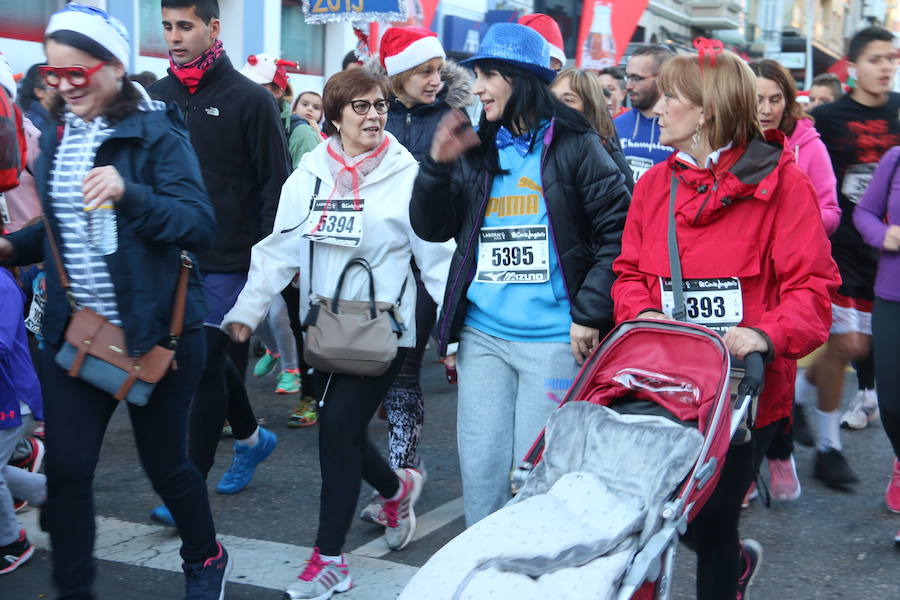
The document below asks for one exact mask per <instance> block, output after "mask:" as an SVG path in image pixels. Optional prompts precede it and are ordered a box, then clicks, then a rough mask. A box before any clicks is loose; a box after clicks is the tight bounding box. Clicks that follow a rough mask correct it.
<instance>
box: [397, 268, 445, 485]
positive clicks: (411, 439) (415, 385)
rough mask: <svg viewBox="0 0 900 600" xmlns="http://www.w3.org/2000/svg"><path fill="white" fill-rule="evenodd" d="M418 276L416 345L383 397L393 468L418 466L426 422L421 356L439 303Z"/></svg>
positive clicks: (415, 271)
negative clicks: (420, 445) (421, 439)
mask: <svg viewBox="0 0 900 600" xmlns="http://www.w3.org/2000/svg"><path fill="white" fill-rule="evenodd" d="M413 272H414V273H415V275H416V288H417V289H416V291H417V293H416V347H415V348H413V349H410V351H409V352H408V353H407V354H406V360H404V361H403V367H402V368H401V369H400V373H399V374H398V375H397V378H396V379H395V380H394V383H393V384H392V385H391V389H390V390H388V393H387V395H386V396H385V398H384V410H385V411H386V412H387V417H388V424H389V425H390V430H389V432H388V445H389V448H390V457H389V460H388V462H389V463H390V465H391V468H392V469H400V468H403V467H418V466H419V463H420V460H419V456H418V452H417V451H418V447H419V435H420V434H421V432H422V423H424V422H425V399H424V398H423V397H422V386H421V385H420V383H419V375H420V373H421V371H422V357H423V355H424V354H425V346H426V345H428V338H429V336H430V335H431V330H432V328H433V327H434V322H435V319H436V316H437V315H436V313H437V305H436V304H435V303H434V301H433V300H432V299H431V296H430V295H429V294H428V291H427V290H426V289H425V285H424V284H423V283H422V280H421V278H420V277H419V272H418V270H417V269H413Z"/></svg>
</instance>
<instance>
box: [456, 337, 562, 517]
mask: <svg viewBox="0 0 900 600" xmlns="http://www.w3.org/2000/svg"><path fill="white" fill-rule="evenodd" d="M456 361H457V363H456V368H457V371H458V372H459V383H458V386H459V400H458V404H457V410H458V416H457V420H456V437H457V443H458V444H459V468H460V473H461V475H462V484H463V506H464V509H465V513H466V526H467V527H471V526H472V525H474V524H475V523H477V522H478V521H480V520H481V519H483V518H484V517H486V516H488V515H489V514H491V513H492V512H494V511H496V510H499V509H500V508H502V507H503V505H504V504H506V503H507V502H508V501H509V500H510V498H512V495H511V493H510V489H509V474H510V471H511V470H512V469H513V467H514V466H516V465H518V463H519V461H521V460H522V458H524V456H525V453H526V452H528V449H529V448H531V445H532V444H533V443H534V441H535V440H536V439H537V436H538V434H540V432H541V430H542V429H543V428H544V425H545V424H546V423H547V419H548V418H549V417H550V413H551V412H553V410H554V409H556V407H557V406H559V403H560V402H561V401H562V399H563V398H564V397H565V395H566V392H567V391H568V389H569V387H571V385H572V379H573V378H574V377H575V375H576V373H577V372H578V365H577V364H576V363H575V358H574V357H573V356H572V349H571V347H570V345H569V344H567V343H560V342H511V341H508V340H503V339H500V338H496V337H493V336H491V335H488V334H486V333H484V332H482V331H478V330H477V329H474V328H472V327H464V328H463V330H462V334H461V336H460V341H459V352H458V354H457V358H456Z"/></svg>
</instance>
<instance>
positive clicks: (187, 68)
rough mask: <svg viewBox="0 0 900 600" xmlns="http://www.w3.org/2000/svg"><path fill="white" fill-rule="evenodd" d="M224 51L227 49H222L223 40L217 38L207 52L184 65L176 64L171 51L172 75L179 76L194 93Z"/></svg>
mask: <svg viewBox="0 0 900 600" xmlns="http://www.w3.org/2000/svg"><path fill="white" fill-rule="evenodd" d="M224 52H225V50H223V49H222V40H216V41H215V42H214V43H213V45H212V46H210V47H209V49H208V50H206V52H204V53H203V54H201V55H200V56H198V57H197V58H195V59H194V60H192V61H191V62H189V63H187V64H184V65H179V64H176V63H175V60H174V59H173V58H172V53H171V52H170V53H169V66H170V67H171V69H172V75H174V76H175V77H177V78H178V81H180V82H181V84H182V85H183V86H184V87H186V88H187V89H188V92H190V93H191V94H193V93H194V92H196V91H197V86H198V85H200V80H201V79H203V75H204V74H205V73H206V71H207V69H209V68H210V67H211V66H212V65H213V63H215V62H216V60H217V59H218V58H219V57H220V56H222V54H223V53H224Z"/></svg>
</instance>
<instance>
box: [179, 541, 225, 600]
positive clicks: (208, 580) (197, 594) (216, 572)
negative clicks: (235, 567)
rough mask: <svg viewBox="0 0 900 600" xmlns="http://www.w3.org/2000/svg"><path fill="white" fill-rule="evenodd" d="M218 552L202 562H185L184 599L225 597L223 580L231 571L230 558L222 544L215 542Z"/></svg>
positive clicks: (208, 599) (216, 599)
mask: <svg viewBox="0 0 900 600" xmlns="http://www.w3.org/2000/svg"><path fill="white" fill-rule="evenodd" d="M216 546H217V547H218V549H219V552H218V553H217V554H216V555H215V556H213V557H212V558H207V559H206V560H205V561H203V562H202V563H185V564H183V565H181V568H182V570H184V598H185V600H223V599H224V598H225V582H227V581H228V574H229V573H231V558H230V557H229V556H228V552H226V551H225V548H224V546H222V544H220V543H218V542H216Z"/></svg>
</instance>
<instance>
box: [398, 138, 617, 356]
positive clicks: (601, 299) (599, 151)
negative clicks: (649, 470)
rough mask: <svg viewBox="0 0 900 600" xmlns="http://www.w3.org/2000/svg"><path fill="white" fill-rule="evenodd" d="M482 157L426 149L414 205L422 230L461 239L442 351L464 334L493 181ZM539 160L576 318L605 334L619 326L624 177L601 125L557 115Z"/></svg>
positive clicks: (416, 225)
mask: <svg viewBox="0 0 900 600" xmlns="http://www.w3.org/2000/svg"><path fill="white" fill-rule="evenodd" d="M482 156H483V155H482V154H481V153H480V152H478V151H477V150H474V151H469V152H468V153H466V154H465V155H463V157H462V158H460V159H459V160H458V161H457V162H456V163H453V164H447V165H442V164H437V163H435V162H434V161H433V160H432V159H431V158H430V157H428V156H426V158H425V159H424V160H423V161H422V163H421V166H420V167H419V175H418V177H417V178H416V183H415V185H414V187H413V196H412V201H411V202H410V205H409V216H410V222H411V223H412V227H413V229H414V230H415V232H416V234H418V235H419V237H421V238H422V239H425V240H428V241H431V242H444V241H447V240H449V239H451V238H455V239H456V244H457V246H456V252H455V253H454V255H453V261H452V263H451V265H450V274H449V278H448V281H447V289H446V292H445V293H444V303H443V310H442V313H441V318H440V324H439V330H438V334H439V337H438V341H439V345H440V347H439V352H440V354H441V355H444V354H446V350H447V344H449V343H450V342H454V341H457V340H458V339H459V332H460V330H461V329H462V326H463V322H464V321H465V315H466V310H467V302H468V301H467V299H466V292H467V290H468V288H469V283H470V282H471V279H472V275H473V274H474V271H475V259H476V252H477V238H478V235H477V234H478V231H479V229H480V228H481V224H482V222H483V220H484V215H485V210H486V208H487V201H488V196H489V195H490V191H491V187H492V184H493V176H492V175H491V173H490V171H489V170H488V169H487V167H486V166H485V164H484V162H483V160H484V159H483V158H482ZM541 165H542V168H541V183H542V187H543V191H544V199H545V201H546V203H547V214H548V217H549V220H550V231H551V235H552V238H553V241H554V246H555V250H556V252H557V256H558V257H559V262H560V265H562V272H563V277H564V279H565V283H566V290H567V292H568V295H569V301H570V304H571V310H572V320H573V321H574V322H575V323H578V324H579V325H584V326H587V327H594V328H596V329H599V330H600V335H601V337H602V336H603V335H605V334H606V333H607V332H608V331H609V330H610V329H611V328H612V326H613V304H612V298H611V296H610V289H611V288H612V284H613V281H614V280H615V275H613V272H612V263H613V260H614V259H615V258H616V257H617V256H618V255H619V251H620V249H621V240H622V229H623V228H624V226H625V214H626V213H627V211H628V204H629V202H630V201H631V195H630V194H629V193H628V189H627V188H626V187H625V177H624V176H623V175H622V173H621V171H620V170H619V168H618V167H617V166H616V164H615V163H614V162H613V161H612V159H611V158H610V157H609V154H608V153H607V152H606V150H605V149H604V148H603V145H602V144H601V142H600V137H599V136H598V135H597V134H596V133H595V132H593V131H585V132H576V131H573V130H570V129H567V128H563V127H562V126H557V122H556V121H555V120H554V121H553V122H551V125H550V127H549V128H548V129H547V133H546V134H545V136H544V149H543V152H542V156H541Z"/></svg>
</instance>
